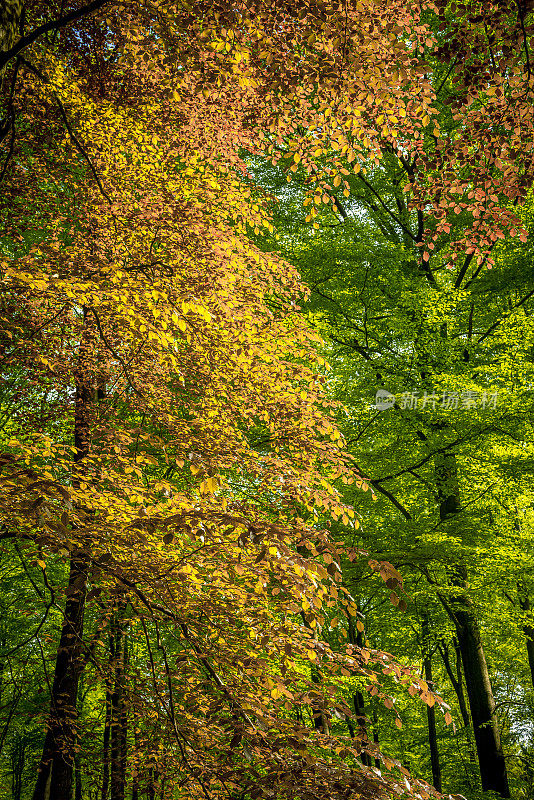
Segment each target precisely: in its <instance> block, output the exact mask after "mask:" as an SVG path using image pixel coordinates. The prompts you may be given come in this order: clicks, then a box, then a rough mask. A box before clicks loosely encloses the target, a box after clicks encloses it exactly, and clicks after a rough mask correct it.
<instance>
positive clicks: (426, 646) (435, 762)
mask: <svg viewBox="0 0 534 800" xmlns="http://www.w3.org/2000/svg"><path fill="white" fill-rule="evenodd" d="M421 634H422V639H423V650H424V658H423V667H424V672H425V681H426V682H427V683H428V685H429V688H431V689H433V688H434V681H433V679H432V656H431V655H430V642H429V639H430V630H429V623H428V617H427V615H426V614H423V617H422V620H421ZM426 718H427V723H428V744H429V747H430V763H431V766H432V783H433V785H434V788H435V789H437V790H438V792H441V767H440V764H439V750H438V737H437V732H436V708H435V706H429V705H427V707H426Z"/></svg>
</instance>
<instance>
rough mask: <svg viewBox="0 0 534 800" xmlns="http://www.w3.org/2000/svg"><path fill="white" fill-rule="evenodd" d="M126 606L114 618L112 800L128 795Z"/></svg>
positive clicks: (120, 605)
mask: <svg viewBox="0 0 534 800" xmlns="http://www.w3.org/2000/svg"><path fill="white" fill-rule="evenodd" d="M124 609H125V603H123V602H121V603H119V605H118V608H117V612H116V616H115V637H114V638H115V648H114V659H113V662H114V663H113V667H114V678H113V680H114V687H113V694H112V695H111V783H110V786H111V800H124V796H125V791H126V759H127V752H126V746H127V741H126V740H127V709H126V698H125V689H126V686H125V680H126V668H127V653H128V651H127V638H126V635H125V632H124V621H123V619H122V617H123V613H124Z"/></svg>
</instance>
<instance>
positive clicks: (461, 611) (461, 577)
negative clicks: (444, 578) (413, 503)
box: [435, 453, 510, 797]
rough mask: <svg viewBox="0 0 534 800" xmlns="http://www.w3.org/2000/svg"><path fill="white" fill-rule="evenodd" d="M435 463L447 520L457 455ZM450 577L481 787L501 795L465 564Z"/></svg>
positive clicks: (500, 765) (453, 512) (454, 502)
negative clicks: (453, 589) (453, 588)
mask: <svg viewBox="0 0 534 800" xmlns="http://www.w3.org/2000/svg"><path fill="white" fill-rule="evenodd" d="M435 466H436V484H437V490H438V496H439V503H440V505H439V513H440V520H441V521H442V522H450V521H451V519H454V518H455V517H456V516H457V515H458V514H459V512H460V510H461V506H460V490H459V486H458V477H457V464H456V456H455V455H454V454H453V453H440V454H438V455H436V456H435ZM449 577H450V583H451V585H452V586H453V587H455V589H456V591H455V592H454V594H453V595H452V599H451V602H450V605H449V604H447V605H448V610H449V612H450V613H451V615H452V618H453V621H454V624H455V627H456V635H457V637H458V642H459V645H460V652H461V654H462V663H463V667H464V675H465V684H466V688H467V696H468V697H469V705H470V708H471V717H472V720H473V730H474V734H475V743H476V748H477V754H478V763H479V766H480V777H481V780H482V789H483V791H490V790H492V791H494V792H497V793H498V794H500V795H501V796H502V797H510V789H509V786H508V776H507V772H506V763H505V760H504V755H503V752H502V746H501V737H500V732H499V726H498V722H497V717H496V714H495V700H494V698H493V691H492V688H491V680H490V676H489V671H488V665H487V662H486V657H485V654H484V648H483V646H482V638H481V635H480V628H479V625H478V619H477V616H476V612H475V609H474V607H473V604H472V602H471V600H470V598H469V596H468V594H467V570H466V568H465V566H463V565H461V564H457V565H454V566H453V567H452V569H451V570H450V575H449Z"/></svg>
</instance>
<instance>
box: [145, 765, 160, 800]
mask: <svg viewBox="0 0 534 800" xmlns="http://www.w3.org/2000/svg"><path fill="white" fill-rule="evenodd" d="M156 780H157V772H156V770H154V769H152V767H151V768H150V769H149V770H148V783H147V791H146V796H147V798H148V800H155V797H156V787H155V781H156Z"/></svg>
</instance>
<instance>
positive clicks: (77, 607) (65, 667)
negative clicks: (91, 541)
mask: <svg viewBox="0 0 534 800" xmlns="http://www.w3.org/2000/svg"><path fill="white" fill-rule="evenodd" d="M87 568H88V558H87V555H86V554H85V553H84V552H81V551H77V552H76V553H75V554H73V556H72V558H71V562H70V575H69V584H68V589H67V591H68V599H67V603H66V605H65V614H64V618H63V627H62V629H61V636H60V639H59V647H58V651H57V656H56V665H55V670H54V681H53V684H52V697H51V705H50V715H49V720H48V727H47V731H46V735H45V741H44V745H43V754H42V756H41V763H40V765H39V774H38V777H37V782H36V784H35V789H34V793H33V800H70V797H71V791H72V772H73V763H74V744H75V741H76V718H77V712H76V700H77V695H78V680H79V676H80V671H81V668H82V667H81V664H80V655H81V638H82V635H83V615H84V608H85V595H86V582H87Z"/></svg>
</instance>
